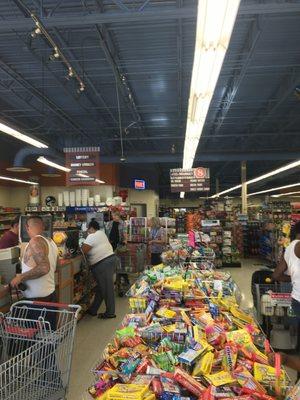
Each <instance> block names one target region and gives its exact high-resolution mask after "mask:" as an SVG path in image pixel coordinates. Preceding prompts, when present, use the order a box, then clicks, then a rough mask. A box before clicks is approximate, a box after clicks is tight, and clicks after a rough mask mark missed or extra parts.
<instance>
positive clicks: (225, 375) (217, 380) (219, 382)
mask: <svg viewBox="0 0 300 400" xmlns="http://www.w3.org/2000/svg"><path fill="white" fill-rule="evenodd" d="M204 377H205V379H206V380H207V381H208V382H209V383H210V384H211V385H213V386H223V385H229V384H232V383H234V382H235V379H234V378H232V376H231V374H230V373H229V372H226V371H220V372H217V373H216V374H209V375H205V376H204Z"/></svg>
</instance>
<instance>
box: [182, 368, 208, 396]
mask: <svg viewBox="0 0 300 400" xmlns="http://www.w3.org/2000/svg"><path fill="white" fill-rule="evenodd" d="M174 379H175V380H176V381H177V382H178V383H179V384H180V385H181V386H183V387H184V388H186V389H187V390H188V391H189V392H190V393H192V394H194V395H195V396H197V397H200V395H201V394H202V392H203V391H204V390H205V387H204V386H203V385H201V383H199V382H197V381H196V379H194V378H193V377H192V376H190V375H189V374H187V373H186V372H184V371H183V370H181V369H179V368H176V369H175V372H174Z"/></svg>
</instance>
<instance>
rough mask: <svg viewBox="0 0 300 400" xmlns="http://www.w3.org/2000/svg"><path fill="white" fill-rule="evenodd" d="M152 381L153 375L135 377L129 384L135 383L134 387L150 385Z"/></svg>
mask: <svg viewBox="0 0 300 400" xmlns="http://www.w3.org/2000/svg"><path fill="white" fill-rule="evenodd" d="M152 379H153V375H137V376H135V377H134V378H133V379H132V381H131V383H135V384H136V385H148V386H149V385H150V384H151V382H152Z"/></svg>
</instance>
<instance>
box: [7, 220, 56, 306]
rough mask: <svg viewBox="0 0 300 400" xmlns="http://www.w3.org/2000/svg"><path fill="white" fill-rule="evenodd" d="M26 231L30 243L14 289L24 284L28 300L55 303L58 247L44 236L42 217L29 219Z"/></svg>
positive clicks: (14, 283) (12, 283)
mask: <svg viewBox="0 0 300 400" xmlns="http://www.w3.org/2000/svg"><path fill="white" fill-rule="evenodd" d="M26 229H27V232H28V235H29V237H30V241H29V243H28V245H27V246H26V248H25V251H24V254H23V258H22V273H21V274H18V275H16V277H15V278H14V279H13V280H12V281H11V285H12V286H13V287H18V285H20V284H21V283H24V284H25V286H26V290H24V292H23V294H24V296H25V297H26V298H27V299H34V300H42V301H50V302H55V301H56V299H55V297H56V296H55V277H54V274H55V270H56V263H57V254H58V252H57V247H56V245H55V243H54V242H53V240H51V239H47V238H45V237H44V236H42V233H43V231H44V223H43V220H42V218H41V217H38V216H33V217H29V218H28V220H27V223H26Z"/></svg>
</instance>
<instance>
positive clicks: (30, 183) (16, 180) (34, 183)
mask: <svg viewBox="0 0 300 400" xmlns="http://www.w3.org/2000/svg"><path fill="white" fill-rule="evenodd" d="M0 179H3V180H4V181H12V182H19V183H27V184H28V185H38V183H37V182H32V181H24V180H23V179H17V178H9V177H8V176H0Z"/></svg>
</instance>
